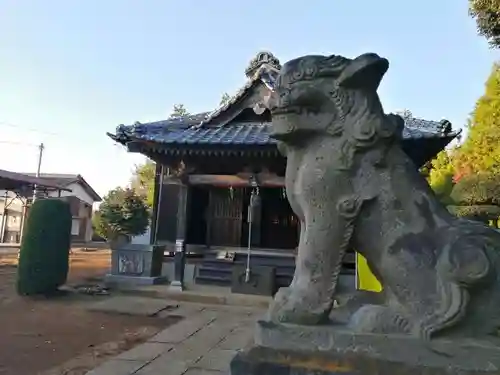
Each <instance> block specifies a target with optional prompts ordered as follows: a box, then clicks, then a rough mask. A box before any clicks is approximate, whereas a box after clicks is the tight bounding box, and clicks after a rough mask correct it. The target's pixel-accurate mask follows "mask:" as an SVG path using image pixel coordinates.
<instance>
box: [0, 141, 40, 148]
mask: <svg viewBox="0 0 500 375" xmlns="http://www.w3.org/2000/svg"><path fill="white" fill-rule="evenodd" d="M0 143H3V144H7V145H16V146H30V147H39V145H36V144H34V143H27V142H15V141H0Z"/></svg>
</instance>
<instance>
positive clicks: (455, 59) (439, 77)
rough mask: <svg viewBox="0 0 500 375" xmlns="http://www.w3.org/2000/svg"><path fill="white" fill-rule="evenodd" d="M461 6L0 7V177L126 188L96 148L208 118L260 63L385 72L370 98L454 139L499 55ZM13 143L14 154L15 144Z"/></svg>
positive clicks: (391, 0)
mask: <svg viewBox="0 0 500 375" xmlns="http://www.w3.org/2000/svg"><path fill="white" fill-rule="evenodd" d="M467 3H468V2H467V0H439V1H436V0H420V1H401V0H379V1H369V0H360V1H347V0H337V1H333V0H315V1H314V0H311V1H293V0H287V1H285V0H279V1H278V0H276V1H269V0H268V1H261V0H254V1H252V2H242V1H234V0H233V1H229V0H211V1H202V0H196V1H195V0H178V1H173V0H170V1H169V0H72V1H68V0H23V1H20V0H0V132H1V133H0V142H11V143H14V144H7V143H0V168H2V169H10V170H15V171H34V170H35V168H36V153H37V150H36V148H35V147H34V146H30V145H25V143H28V144H37V143H40V142H45V144H46V147H47V148H46V153H45V155H44V159H43V163H42V172H61V173H80V174H82V175H83V176H84V177H85V178H86V179H87V180H88V182H89V183H90V184H91V185H93V186H94V187H95V188H96V189H97V190H98V191H99V192H100V193H105V192H106V191H107V190H108V189H110V188H112V187H114V186H116V185H123V184H126V183H127V182H128V180H129V177H130V172H131V168H132V166H133V164H134V163H136V162H138V161H140V160H141V157H139V156H138V155H132V154H127V153H126V152H125V151H124V150H123V148H122V147H118V146H116V145H114V144H113V142H112V141H111V140H109V139H108V138H107V137H106V136H105V132H106V131H113V130H114V128H115V127H116V125H118V124H121V123H124V124H130V123H133V122H135V121H141V122H147V121H154V120H161V119H165V118H166V117H167V115H168V113H169V112H170V110H171V108H172V106H173V104H174V103H184V104H185V105H186V107H187V108H188V110H190V111H191V112H197V111H205V110H211V109H213V108H214V107H215V106H216V105H217V104H218V102H219V98H220V96H221V94H222V93H223V92H229V93H230V94H231V93H233V92H234V91H236V90H237V89H238V88H239V87H240V86H241V85H243V84H244V82H245V76H244V69H245V68H246V66H247V64H248V61H249V60H250V59H251V58H252V57H254V55H255V54H256V53H257V52H258V51H259V50H263V49H264V50H269V51H271V52H273V53H274V54H275V55H276V56H277V57H278V58H279V59H280V60H281V62H285V61H286V60H288V59H291V58H294V57H297V56H299V55H303V54H310V53H314V54H318V53H319V54H342V55H345V56H348V57H354V56H356V55H358V54H361V53H364V52H369V51H370V52H376V53H378V54H380V55H382V56H384V57H387V58H388V59H389V60H390V62H391V67H390V69H389V72H388V74H387V75H386V78H385V79H384V81H383V83H382V86H381V89H380V94H381V97H382V101H383V103H384V105H385V108H386V110H387V111H394V110H399V109H404V108H407V109H410V110H411V111H412V112H413V114H414V116H417V117H422V118H426V119H437V120H439V119H441V118H443V117H444V118H448V119H449V120H450V121H452V123H453V124H454V126H455V127H460V126H462V125H463V124H464V123H465V122H466V119H467V116H468V114H469V113H470V111H471V110H472V108H473V106H474V103H475V101H476V99H477V98H478V97H479V96H480V95H481V94H482V92H483V84H484V81H485V79H486V78H487V76H488V73H489V71H490V68H491V65H492V63H493V61H494V60H495V59H496V58H498V57H499V54H498V51H496V52H495V51H491V50H489V49H488V46H487V43H486V42H485V41H484V40H483V39H482V38H481V37H478V36H477V35H476V30H475V24H474V21H473V20H471V19H469V17H468V15H467ZM16 142H20V143H23V144H15V143H16Z"/></svg>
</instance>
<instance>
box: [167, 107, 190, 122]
mask: <svg viewBox="0 0 500 375" xmlns="http://www.w3.org/2000/svg"><path fill="white" fill-rule="evenodd" d="M187 115H189V112H188V110H187V109H186V107H185V106H184V104H174V108H173V109H172V113H171V114H170V118H172V119H173V118H179V117H184V116H187Z"/></svg>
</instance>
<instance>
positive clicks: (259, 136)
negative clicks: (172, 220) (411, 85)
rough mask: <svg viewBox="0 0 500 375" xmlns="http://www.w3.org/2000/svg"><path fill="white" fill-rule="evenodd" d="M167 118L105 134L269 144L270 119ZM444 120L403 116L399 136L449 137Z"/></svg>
mask: <svg viewBox="0 0 500 375" xmlns="http://www.w3.org/2000/svg"><path fill="white" fill-rule="evenodd" d="M180 124H181V123H180V122H178V123H176V124H175V125H174V124H172V122H171V121H165V122H161V121H160V122H155V123H150V124H135V125H131V126H124V125H120V126H119V127H118V128H117V129H116V133H115V134H108V135H109V136H110V137H111V138H113V139H114V140H116V141H118V142H120V143H123V144H126V143H127V142H128V141H131V140H144V141H152V142H155V143H159V144H164V145H195V144H196V145H249V146H250V145H271V144H275V143H276V140H274V139H273V138H271V137H270V136H269V135H270V130H271V124H270V123H259V122H245V123H230V124H227V125H224V126H219V127H215V126H202V127H200V126H180ZM456 135H457V133H456V132H452V131H451V124H450V123H449V122H448V121H445V120H443V121H441V122H437V121H427V120H422V119H418V118H412V117H410V118H405V128H404V130H403V139H420V138H453V137H455V136H456Z"/></svg>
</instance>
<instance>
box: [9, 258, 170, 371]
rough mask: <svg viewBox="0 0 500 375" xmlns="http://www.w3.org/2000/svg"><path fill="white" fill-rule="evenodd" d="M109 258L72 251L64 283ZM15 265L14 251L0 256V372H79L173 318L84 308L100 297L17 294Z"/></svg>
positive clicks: (98, 271)
mask: <svg viewBox="0 0 500 375" xmlns="http://www.w3.org/2000/svg"><path fill="white" fill-rule="evenodd" d="M109 262H110V255H109V252H107V251H105V250H103V251H98V252H78V251H77V252H73V254H72V255H71V264H70V274H69V278H68V281H69V283H84V282H88V281H89V280H96V279H99V278H101V277H102V276H103V275H104V274H105V273H106V272H107V270H108V269H109ZM15 263H16V254H8V255H5V254H4V255H0V322H1V323H0V326H1V334H0V348H1V350H0V375H34V374H41V373H43V374H44V375H56V374H66V375H81V374H82V375H83V374H85V372H86V371H88V370H90V369H92V368H94V367H96V366H97V365H98V364H100V363H101V362H103V361H105V360H107V359H109V357H111V356H114V355H116V354H118V353H120V352H122V351H124V350H128V349H130V348H131V347H133V346H135V345H137V344H139V343H141V342H143V341H145V340H146V339H147V338H149V337H151V336H153V335H154V334H156V333H158V332H159V331H160V330H162V329H163V328H165V327H167V326H168V325H170V324H172V323H174V322H176V321H177V320H178V318H172V317H166V318H159V317H144V316H143V317H138V316H130V315H111V314H105V313H99V312H91V311H87V309H86V308H85V306H86V305H87V304H88V303H94V302H96V301H98V300H100V299H104V298H108V297H103V296H85V295H75V294H72V295H68V296H62V297H58V298H55V299H45V298H22V297H19V296H17V295H16V293H15V280H16V271H17V269H16V267H15Z"/></svg>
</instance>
